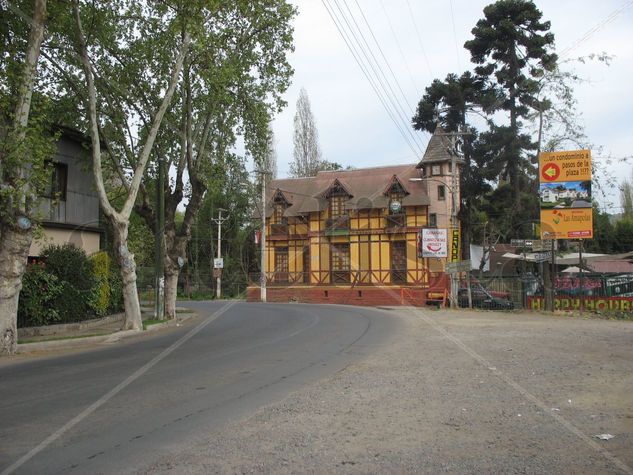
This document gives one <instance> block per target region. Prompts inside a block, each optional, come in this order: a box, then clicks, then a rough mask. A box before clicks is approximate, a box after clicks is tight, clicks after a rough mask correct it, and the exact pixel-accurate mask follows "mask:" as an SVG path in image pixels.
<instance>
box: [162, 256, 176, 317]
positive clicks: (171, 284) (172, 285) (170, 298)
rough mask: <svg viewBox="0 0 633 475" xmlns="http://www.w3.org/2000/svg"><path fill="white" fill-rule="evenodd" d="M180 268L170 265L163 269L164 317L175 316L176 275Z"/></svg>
mask: <svg viewBox="0 0 633 475" xmlns="http://www.w3.org/2000/svg"><path fill="white" fill-rule="evenodd" d="M179 275H180V269H178V268H176V269H174V268H172V267H171V266H169V267H166V269H165V317H166V318H167V319H168V320H171V319H172V318H176V298H177V296H178V276H179Z"/></svg>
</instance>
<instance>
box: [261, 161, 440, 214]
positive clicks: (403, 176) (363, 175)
mask: <svg viewBox="0 0 633 475" xmlns="http://www.w3.org/2000/svg"><path fill="white" fill-rule="evenodd" d="M394 176H395V179H396V180H398V181H399V182H400V183H401V184H402V186H403V187H404V188H405V190H406V191H407V192H408V193H409V194H408V195H406V196H405V197H404V198H403V200H402V205H403V206H426V205H428V204H429V197H428V196H427V195H426V191H425V188H424V183H422V182H419V181H409V178H419V172H418V170H416V168H415V166H414V165H410V164H408V165H389V166H384V167H373V168H359V169H355V170H335V171H324V172H319V173H317V175H316V176H314V177H307V178H282V179H277V180H272V181H271V182H270V184H269V185H268V190H267V193H266V204H267V206H266V216H267V217H269V216H270V215H271V213H272V198H273V196H274V195H275V193H277V190H280V191H281V192H282V193H283V195H284V197H285V198H286V200H287V202H288V203H289V204H290V206H289V207H288V208H286V211H285V213H284V214H285V216H299V215H302V214H306V213H309V212H311V211H320V210H323V209H325V208H327V206H328V200H327V199H326V198H325V196H326V194H327V192H328V190H329V189H330V188H331V187H332V185H334V184H335V183H336V181H337V180H338V182H339V183H340V184H341V186H342V187H343V188H344V189H345V190H347V192H348V193H349V194H350V195H351V196H350V198H349V200H348V201H347V202H346V204H345V206H346V208H347V209H369V208H387V207H388V206H389V198H388V197H387V196H385V194H384V192H385V190H387V189H388V187H389V186H390V185H391V183H392V182H393V180H394Z"/></svg>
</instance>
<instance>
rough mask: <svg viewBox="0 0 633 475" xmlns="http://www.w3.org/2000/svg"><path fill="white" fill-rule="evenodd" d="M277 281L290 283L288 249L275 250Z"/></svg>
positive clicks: (279, 248)
mask: <svg viewBox="0 0 633 475" xmlns="http://www.w3.org/2000/svg"><path fill="white" fill-rule="evenodd" d="M275 281H276V282H282V283H287V282H288V248H287V247H277V248H275Z"/></svg>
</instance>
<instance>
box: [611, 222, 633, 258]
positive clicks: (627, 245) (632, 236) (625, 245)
mask: <svg viewBox="0 0 633 475" xmlns="http://www.w3.org/2000/svg"><path fill="white" fill-rule="evenodd" d="M613 240H614V250H615V251H616V252H631V251H633V221H630V220H628V219H621V220H620V221H618V222H617V223H615V229H614V231H613Z"/></svg>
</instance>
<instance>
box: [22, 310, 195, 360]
mask: <svg viewBox="0 0 633 475" xmlns="http://www.w3.org/2000/svg"><path fill="white" fill-rule="evenodd" d="M186 310H188V312H190V313H184V314H181V315H179V316H178V317H177V318H175V319H173V320H168V321H166V322H164V323H156V324H154V325H150V326H149V327H147V329H146V330H121V331H117V332H114V333H108V334H105V335H93V336H86V337H77V338H64V339H59V340H49V341H35V342H32V343H19V344H18V345H17V351H16V353H17V354H26V353H33V352H36V351H48V350H56V349H65V350H66V349H69V350H70V349H74V348H83V347H86V346H96V345H98V344H101V343H104V344H111V343H116V342H118V341H120V340H122V339H124V338H127V337H130V336H135V335H143V334H144V333H150V332H154V331H157V330H161V329H163V328H168V327H177V326H180V325H181V324H182V323H184V322H185V321H187V320H189V319H190V318H192V317H195V316H196V313H195V312H194V311H193V310H190V309H186Z"/></svg>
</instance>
